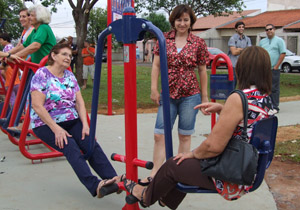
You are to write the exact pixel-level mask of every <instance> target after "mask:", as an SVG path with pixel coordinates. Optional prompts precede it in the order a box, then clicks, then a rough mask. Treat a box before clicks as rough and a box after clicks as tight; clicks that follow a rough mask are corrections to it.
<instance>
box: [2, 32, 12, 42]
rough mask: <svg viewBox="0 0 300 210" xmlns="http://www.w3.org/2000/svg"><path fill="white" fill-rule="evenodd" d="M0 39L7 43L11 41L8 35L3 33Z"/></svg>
mask: <svg viewBox="0 0 300 210" xmlns="http://www.w3.org/2000/svg"><path fill="white" fill-rule="evenodd" d="M0 38H1V39H3V40H5V41H7V42H10V41H11V37H10V35H9V34H8V33H5V32H4V33H1V34H0Z"/></svg>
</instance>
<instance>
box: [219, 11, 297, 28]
mask: <svg viewBox="0 0 300 210" xmlns="http://www.w3.org/2000/svg"><path fill="white" fill-rule="evenodd" d="M298 20H300V9H294V10H279V11H267V12H264V13H261V14H259V15H256V16H253V17H246V18H243V19H242V21H243V22H244V23H245V25H246V27H247V28H261V27H265V26H266V25H267V24H269V23H271V24H273V25H274V26H275V27H276V28H281V27H283V26H285V25H288V24H291V23H294V22H296V21H298ZM236 22H237V21H234V22H232V23H229V24H226V25H224V26H221V27H218V29H227V28H234V25H235V23H236Z"/></svg>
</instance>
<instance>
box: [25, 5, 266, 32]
mask: <svg viewBox="0 0 300 210" xmlns="http://www.w3.org/2000/svg"><path fill="white" fill-rule="evenodd" d="M35 2H38V0H36V1H35ZM73 2H75V3H76V0H73ZM244 3H245V5H246V6H247V8H245V9H244V10H251V9H261V11H262V12H264V11H266V9H267V0H244ZM31 5H32V3H31V2H26V6H27V7H30V6H31ZM106 5H107V0H99V1H98V2H97V3H96V5H95V7H101V8H104V9H105V8H106ZM50 26H51V28H52V30H53V32H54V35H55V36H57V37H59V38H63V37H67V36H76V33H75V29H74V27H75V23H74V20H73V16H72V9H71V7H70V4H69V2H68V0H64V2H63V3H62V4H61V5H57V13H53V14H52V17H51V23H50Z"/></svg>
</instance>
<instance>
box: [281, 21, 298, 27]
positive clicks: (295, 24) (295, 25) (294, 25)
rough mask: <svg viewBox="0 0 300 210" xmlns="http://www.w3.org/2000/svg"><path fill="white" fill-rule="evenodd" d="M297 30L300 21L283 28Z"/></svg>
mask: <svg viewBox="0 0 300 210" xmlns="http://www.w3.org/2000/svg"><path fill="white" fill-rule="evenodd" d="M299 28H300V20H299V22H296V23H293V24H291V25H289V26H286V27H284V29H299Z"/></svg>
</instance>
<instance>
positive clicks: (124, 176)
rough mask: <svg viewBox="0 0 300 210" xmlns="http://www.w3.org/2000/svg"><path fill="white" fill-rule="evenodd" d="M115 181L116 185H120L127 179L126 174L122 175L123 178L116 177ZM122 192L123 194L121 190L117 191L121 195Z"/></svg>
mask: <svg viewBox="0 0 300 210" xmlns="http://www.w3.org/2000/svg"><path fill="white" fill-rule="evenodd" d="M113 179H114V180H115V183H116V184H117V183H119V182H123V181H124V180H125V179H126V174H122V175H121V176H115V177H114V178H113ZM122 192H123V190H122V189H119V190H118V191H117V194H120V193H122Z"/></svg>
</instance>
